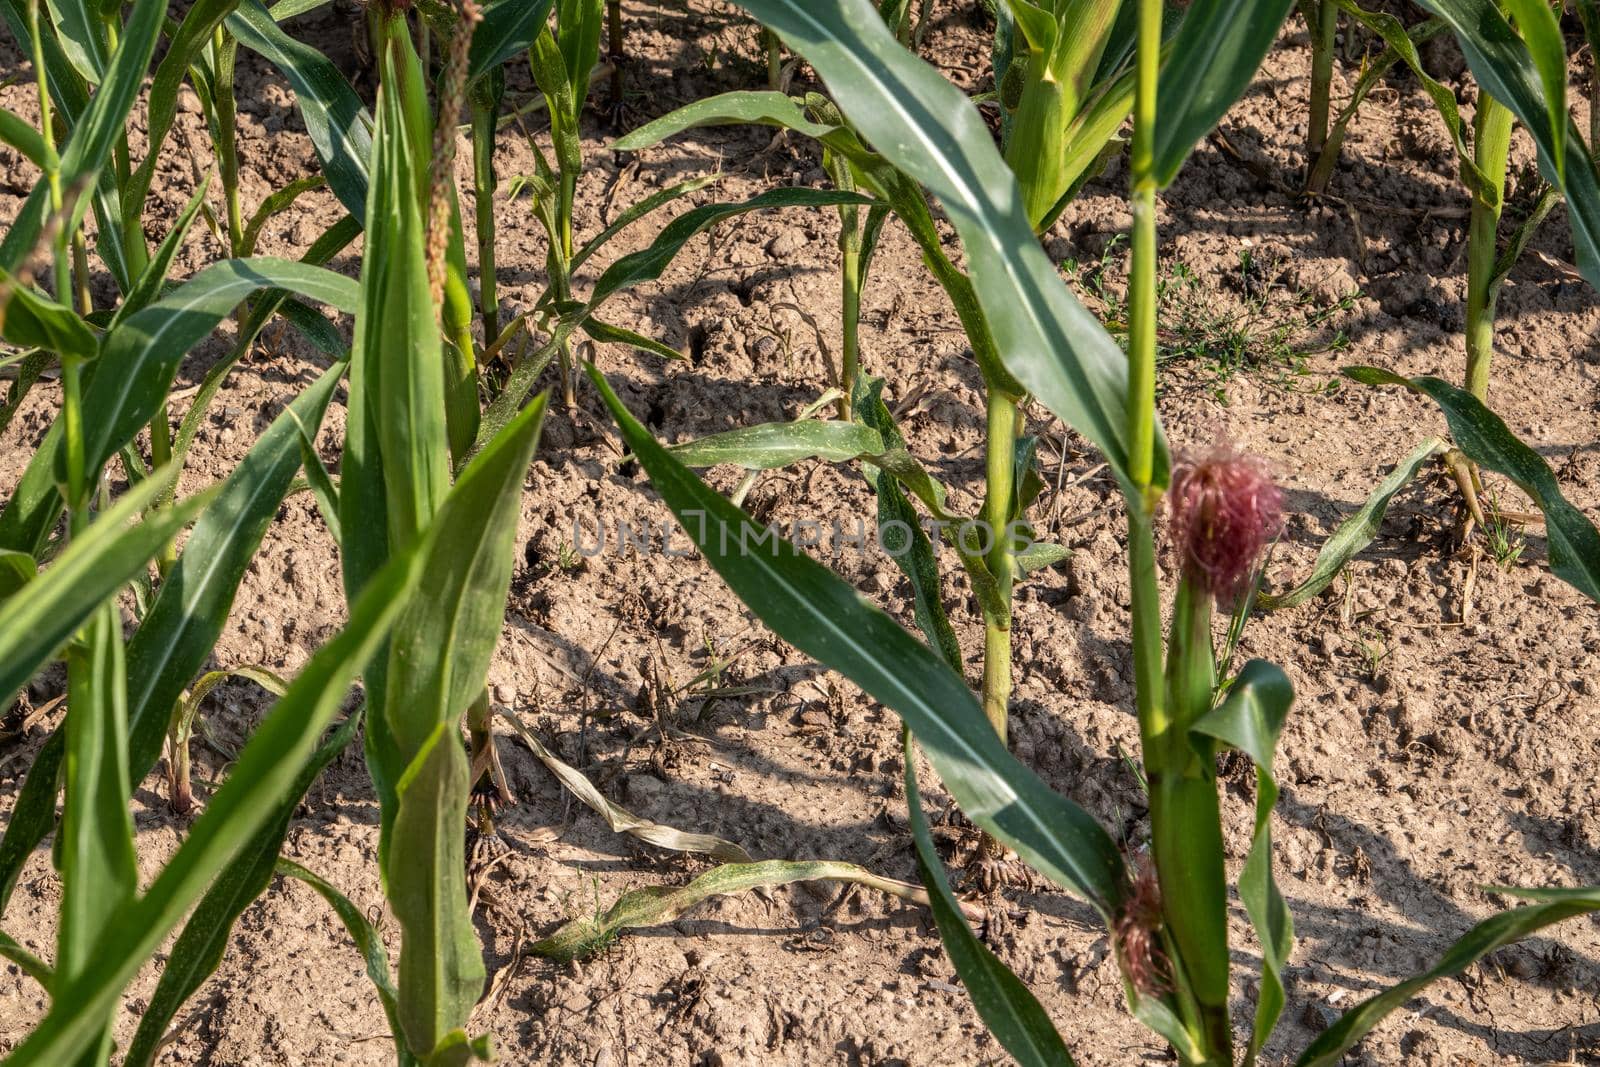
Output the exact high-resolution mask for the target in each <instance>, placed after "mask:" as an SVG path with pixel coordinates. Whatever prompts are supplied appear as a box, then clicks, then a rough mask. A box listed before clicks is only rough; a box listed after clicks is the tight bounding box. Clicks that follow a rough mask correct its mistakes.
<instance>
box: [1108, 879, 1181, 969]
mask: <svg viewBox="0 0 1600 1067" xmlns="http://www.w3.org/2000/svg"><path fill="white" fill-rule="evenodd" d="M1161 925H1162V918H1161V889H1160V886H1159V885H1158V884H1157V882H1156V869H1155V866H1154V864H1152V863H1150V862H1149V861H1148V860H1139V861H1137V862H1135V864H1134V875H1133V886H1132V891H1131V892H1129V894H1128V899H1127V900H1126V901H1125V902H1124V904H1123V906H1122V913H1121V914H1120V915H1118V916H1117V922H1116V926H1115V928H1114V929H1113V931H1112V933H1113V937H1114V940H1115V942H1116V945H1117V949H1118V950H1119V951H1120V953H1121V954H1122V968H1123V970H1124V972H1125V973H1126V974H1127V976H1128V981H1130V982H1132V983H1133V987H1134V988H1135V989H1137V990H1138V991H1139V992H1140V993H1141V994H1143V995H1145V996H1156V995H1159V994H1161V993H1164V992H1166V991H1167V990H1168V989H1170V988H1171V982H1170V981H1169V979H1170V977H1171V969H1170V966H1169V964H1168V962H1167V958H1166V956H1165V955H1163V954H1162V952H1161Z"/></svg>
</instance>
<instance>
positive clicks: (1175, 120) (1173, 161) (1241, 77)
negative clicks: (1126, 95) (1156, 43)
mask: <svg viewBox="0 0 1600 1067" xmlns="http://www.w3.org/2000/svg"><path fill="white" fill-rule="evenodd" d="M1293 6H1294V0H1195V2H1194V3H1192V4H1190V5H1189V6H1188V9H1187V10H1186V11H1185V12H1184V15H1183V21H1182V22H1181V23H1180V24H1179V25H1178V29H1177V32H1176V33H1174V34H1173V38H1172V51H1171V54H1170V58H1168V60H1167V62H1166V63H1165V64H1164V65H1163V66H1162V69H1161V81H1160V87H1159V88H1158V90H1157V94H1156V135H1155V176H1156V181H1157V182H1158V183H1160V184H1161V185H1163V186H1165V185H1168V184H1170V183H1171V182H1172V179H1173V178H1175V177H1177V176H1178V171H1179V169H1180V168H1182V166H1183V161H1184V160H1185V159H1188V158H1189V153H1190V151H1192V150H1193V148H1194V146H1195V143H1196V142H1198V141H1199V140H1200V139H1201V138H1202V137H1204V136H1205V135H1206V134H1208V133H1210V132H1211V130H1212V128H1213V127H1215V126H1216V124H1217V123H1218V122H1219V121H1221V119H1222V116H1223V115H1224V114H1226V113H1227V110H1228V108H1230V107H1232V106H1233V103H1234V101H1236V100H1238V99H1239V97H1240V95H1241V94H1243V93H1244V91H1245V89H1246V88H1248V87H1249V85H1250V82H1251V79H1253V78H1254V77H1255V75H1256V71H1257V70H1258V69H1259V68H1260V66H1261V61H1262V59H1264V58H1266V54H1267V49H1269V48H1271V47H1272V42H1273V41H1274V40H1275V39H1277V36H1278V27H1280V26H1282V25H1283V20H1284V19H1286V18H1288V17H1289V11H1290V9H1291V8H1292V7H1293Z"/></svg>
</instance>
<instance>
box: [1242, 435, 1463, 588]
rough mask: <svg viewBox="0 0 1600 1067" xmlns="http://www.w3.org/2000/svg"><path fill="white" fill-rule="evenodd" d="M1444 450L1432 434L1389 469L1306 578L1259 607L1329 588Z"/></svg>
mask: <svg viewBox="0 0 1600 1067" xmlns="http://www.w3.org/2000/svg"><path fill="white" fill-rule="evenodd" d="M1444 450H1445V444H1444V442H1443V441H1442V440H1440V439H1439V438H1437V437H1430V438H1428V439H1427V440H1426V441H1424V442H1422V444H1420V445H1418V446H1417V447H1416V448H1414V449H1412V450H1411V453H1410V454H1409V455H1407V456H1406V458H1405V459H1402V460H1401V461H1400V463H1399V465H1398V466H1396V467H1395V469H1394V470H1392V471H1390V472H1389V475H1388V477H1386V478H1384V480H1383V481H1381V482H1379V483H1378V487H1377V488H1376V489H1374V490H1373V491H1372V495H1371V496H1369V497H1367V500H1366V503H1364V504H1362V505H1361V507H1360V508H1359V509H1358V510H1357V511H1356V513H1355V514H1353V515H1351V516H1350V517H1349V518H1348V519H1346V520H1344V521H1343V522H1341V523H1340V524H1339V528H1338V529H1336V530H1334V531H1333V534H1332V536H1330V537H1329V538H1328V540H1327V541H1325V542H1324V543H1323V545H1322V549H1321V550H1320V551H1319V552H1318V553H1317V561H1316V563H1315V564H1314V565H1313V566H1312V568H1311V574H1310V575H1309V576H1308V577H1307V578H1306V580H1305V581H1303V582H1301V583H1300V584H1299V585H1297V586H1295V587H1294V588H1293V589H1291V590H1289V591H1288V592H1286V593H1280V594H1278V595H1276V596H1270V595H1268V594H1265V593H1262V594H1259V595H1258V596H1257V597H1256V604H1257V606H1259V607H1261V608H1263V609H1265V610H1267V611H1278V610H1281V609H1283V608H1292V607H1296V606H1298V605H1300V604H1304V603H1305V602H1306V601H1307V600H1310V599H1311V598H1312V597H1314V596H1316V595H1317V594H1318V593H1320V592H1322V591H1323V590H1324V589H1326V588H1328V584H1329V583H1330V582H1332V581H1333V580H1334V578H1336V577H1337V576H1338V574H1339V572H1340V571H1342V570H1344V569H1345V567H1346V566H1347V565H1348V564H1349V563H1350V561H1351V560H1352V559H1354V558H1355V557H1356V554H1357V553H1359V552H1360V551H1361V550H1362V549H1364V548H1366V547H1367V546H1368V545H1370V544H1371V543H1372V539H1373V538H1374V537H1376V536H1378V528H1379V527H1380V526H1382V525H1383V517H1384V515H1385V514H1386V513H1387V512H1388V510H1389V501H1391V500H1393V499H1394V495H1395V494H1396V493H1398V492H1399V491H1400V490H1401V489H1403V488H1405V487H1406V486H1407V485H1410V484H1411V482H1412V480H1413V479H1415V478H1416V476H1417V472H1418V471H1420V470H1421V469H1422V465H1423V464H1424V463H1426V462H1427V461H1428V460H1430V459H1432V458H1433V457H1434V456H1436V455H1438V454H1439V453H1441V452H1443V451H1444Z"/></svg>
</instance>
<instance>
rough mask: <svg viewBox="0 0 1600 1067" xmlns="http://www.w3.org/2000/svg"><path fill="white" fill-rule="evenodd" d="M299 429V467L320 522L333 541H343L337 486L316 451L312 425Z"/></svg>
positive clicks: (339, 542) (341, 542)
mask: <svg viewBox="0 0 1600 1067" xmlns="http://www.w3.org/2000/svg"><path fill="white" fill-rule="evenodd" d="M298 428H299V430H300V469H301V470H303V471H305V475H306V482H307V483H308V484H309V485H310V486H311V493H312V495H313V496H314V497H316V500H317V511H318V512H320V513H321V515H322V522H323V524H324V525H326V526H327V527H328V532H329V533H330V534H332V535H333V543H334V544H336V545H339V544H343V543H344V534H343V532H342V531H343V529H344V528H343V527H342V526H340V525H339V487H338V486H337V485H335V484H334V481H333V476H332V475H330V474H329V473H328V468H327V467H326V466H324V465H323V462H322V456H320V455H319V454H318V453H317V443H316V432H315V429H314V428H313V427H308V426H303V425H302V426H299V427H298Z"/></svg>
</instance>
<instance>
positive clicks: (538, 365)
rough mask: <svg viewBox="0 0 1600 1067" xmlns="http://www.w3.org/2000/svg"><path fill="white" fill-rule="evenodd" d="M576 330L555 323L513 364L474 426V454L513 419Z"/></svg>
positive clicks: (569, 325)
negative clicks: (476, 436) (546, 334)
mask: <svg viewBox="0 0 1600 1067" xmlns="http://www.w3.org/2000/svg"><path fill="white" fill-rule="evenodd" d="M576 329H577V327H576V325H575V324H574V323H572V322H570V321H563V322H560V323H557V324H556V328H555V330H554V331H553V332H552V333H551V335H550V336H549V337H548V338H547V339H546V340H545V342H544V343H543V344H541V345H540V346H539V347H538V348H537V349H535V350H534V351H532V352H529V353H528V354H527V355H526V356H524V357H523V358H521V359H520V360H518V361H517V365H516V368H515V369H513V370H512V372H511V375H510V377H508V378H507V379H506V380H505V382H504V384H502V385H501V387H500V395H499V396H497V397H495V398H494V401H493V402H492V403H490V405H489V406H488V407H487V408H485V409H484V412H483V420H482V421H481V422H480V423H479V425H478V439H477V441H476V442H475V443H474V444H473V449H474V450H477V449H480V448H483V447H484V446H485V445H486V444H487V443H488V442H490V441H492V440H494V438H495V437H497V436H499V434H500V431H501V430H504V429H505V428H506V427H507V426H508V425H510V423H511V420H512V419H514V418H516V417H517V412H518V411H519V410H520V409H521V407H522V401H523V399H524V398H526V397H527V395H528V394H529V393H531V392H532V391H533V387H534V385H535V384H536V383H537V382H538V381H539V376H540V375H541V374H543V373H544V371H545V368H546V367H548V366H550V364H551V362H552V361H553V360H554V359H555V358H556V353H557V351H558V350H559V349H560V345H561V342H562V341H564V340H566V339H567V338H569V337H571V336H572V334H573V332H574V331H575V330H576Z"/></svg>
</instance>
